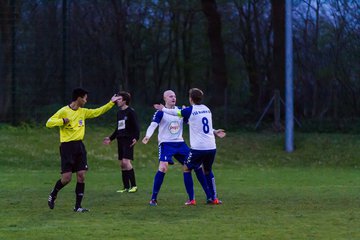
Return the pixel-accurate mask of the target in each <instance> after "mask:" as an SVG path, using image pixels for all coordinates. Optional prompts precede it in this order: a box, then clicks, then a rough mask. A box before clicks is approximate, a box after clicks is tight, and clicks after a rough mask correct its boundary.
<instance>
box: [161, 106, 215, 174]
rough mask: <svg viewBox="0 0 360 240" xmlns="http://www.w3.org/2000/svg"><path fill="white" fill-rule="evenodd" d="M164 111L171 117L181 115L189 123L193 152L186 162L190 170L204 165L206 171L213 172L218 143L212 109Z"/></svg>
mask: <svg viewBox="0 0 360 240" xmlns="http://www.w3.org/2000/svg"><path fill="white" fill-rule="evenodd" d="M162 111H164V112H165V113H168V114H171V115H175V114H177V115H180V116H182V117H183V118H184V121H185V122H188V123H189V130H190V147H191V151H190V155H189V157H188V159H187V160H186V162H185V164H186V166H187V167H188V168H189V169H197V168H199V167H200V166H201V164H203V166H204V170H206V171H211V168H212V165H213V162H214V159H215V154H216V143H215V135H214V129H213V125H212V114H211V111H210V109H209V108H208V107H207V106H205V105H203V104H201V105H193V106H190V107H187V108H184V109H182V110H181V111H180V110H174V109H166V108H164V109H163V110H162ZM165 115H167V114H165Z"/></svg>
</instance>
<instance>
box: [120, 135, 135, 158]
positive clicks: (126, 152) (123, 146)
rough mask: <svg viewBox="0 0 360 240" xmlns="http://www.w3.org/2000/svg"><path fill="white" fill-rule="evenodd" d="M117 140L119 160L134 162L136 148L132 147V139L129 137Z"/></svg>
mask: <svg viewBox="0 0 360 240" xmlns="http://www.w3.org/2000/svg"><path fill="white" fill-rule="evenodd" d="M116 140H117V143H118V155H119V158H118V159H119V160H122V159H123V158H126V159H130V160H134V146H132V147H130V145H131V144H132V139H130V138H129V137H118V138H117V139H116Z"/></svg>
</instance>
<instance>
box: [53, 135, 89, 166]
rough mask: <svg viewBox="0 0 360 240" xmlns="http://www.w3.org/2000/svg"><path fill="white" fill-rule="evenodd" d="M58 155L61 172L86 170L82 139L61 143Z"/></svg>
mask: <svg viewBox="0 0 360 240" xmlns="http://www.w3.org/2000/svg"><path fill="white" fill-rule="evenodd" d="M60 156H61V173H66V172H78V171H81V170H88V164H87V157H86V149H85V145H84V144H83V142H82V141H72V142H63V143H61V145H60Z"/></svg>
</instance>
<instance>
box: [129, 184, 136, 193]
mask: <svg viewBox="0 0 360 240" xmlns="http://www.w3.org/2000/svg"><path fill="white" fill-rule="evenodd" d="M136 191H137V186H134V187H131V188H130V189H129V191H128V192H129V193H134V192H136Z"/></svg>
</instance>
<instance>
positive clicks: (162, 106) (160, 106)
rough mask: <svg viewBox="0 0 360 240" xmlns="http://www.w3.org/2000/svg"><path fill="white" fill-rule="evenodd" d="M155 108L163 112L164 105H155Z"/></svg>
mask: <svg viewBox="0 0 360 240" xmlns="http://www.w3.org/2000/svg"><path fill="white" fill-rule="evenodd" d="M154 108H155V109H156V110H159V111H161V110H162V109H163V108H164V105H162V104H157V103H155V104H154Z"/></svg>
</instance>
